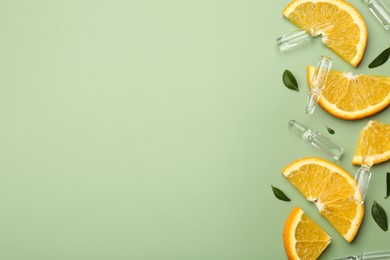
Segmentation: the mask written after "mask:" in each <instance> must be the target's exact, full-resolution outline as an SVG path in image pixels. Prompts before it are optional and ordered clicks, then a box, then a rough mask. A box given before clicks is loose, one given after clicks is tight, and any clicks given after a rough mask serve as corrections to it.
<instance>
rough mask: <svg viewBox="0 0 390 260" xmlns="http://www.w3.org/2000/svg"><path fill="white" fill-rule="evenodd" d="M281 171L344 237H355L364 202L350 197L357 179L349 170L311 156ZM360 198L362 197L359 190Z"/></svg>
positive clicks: (360, 220)
mask: <svg viewBox="0 0 390 260" xmlns="http://www.w3.org/2000/svg"><path fill="white" fill-rule="evenodd" d="M282 173H283V175H284V176H285V177H286V178H287V179H288V180H289V181H290V182H291V183H292V184H293V185H294V186H295V187H296V188H297V189H298V190H299V191H300V192H301V193H302V194H303V195H304V196H305V197H306V199H307V200H309V201H312V202H313V203H314V204H315V205H316V206H317V208H318V210H319V212H320V213H321V215H323V216H324V217H325V218H326V219H327V220H328V221H329V222H330V223H331V224H332V225H333V227H334V228H335V229H336V230H337V231H338V232H339V233H340V234H341V235H342V236H343V237H344V239H345V240H347V241H348V242H351V241H352V240H353V239H354V237H355V235H356V234H357V232H358V230H359V227H360V224H361V222H362V219H363V216H364V206H363V204H360V203H356V202H354V201H353V200H351V199H350V198H351V197H352V196H353V195H354V187H355V185H356V183H355V180H354V178H353V177H352V176H351V175H350V174H349V173H348V172H346V171H345V170H344V169H342V168H341V167H339V166H337V165H336V164H334V163H331V162H329V161H326V160H323V159H320V158H316V157H309V158H303V159H299V160H296V161H294V162H292V163H290V164H289V165H288V166H287V167H286V168H284V169H283V171H282ZM357 199H361V194H360V193H358V194H357Z"/></svg>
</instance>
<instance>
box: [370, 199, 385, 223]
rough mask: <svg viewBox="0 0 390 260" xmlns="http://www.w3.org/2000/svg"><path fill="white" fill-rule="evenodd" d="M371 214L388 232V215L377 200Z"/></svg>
mask: <svg viewBox="0 0 390 260" xmlns="http://www.w3.org/2000/svg"><path fill="white" fill-rule="evenodd" d="M371 214H372V217H373V218H374V220H375V222H376V223H377V224H378V226H379V227H380V228H381V229H382V230H383V231H387V215H386V212H385V210H384V209H383V208H382V207H381V205H379V204H378V203H377V202H376V201H375V200H374V204H373V205H372V208H371Z"/></svg>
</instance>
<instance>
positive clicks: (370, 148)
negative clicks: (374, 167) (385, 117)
mask: <svg viewBox="0 0 390 260" xmlns="http://www.w3.org/2000/svg"><path fill="white" fill-rule="evenodd" d="M365 156H367V157H369V158H370V161H371V162H373V164H377V163H381V162H384V161H387V160H389V159H390V125H388V124H385V123H382V122H379V121H376V120H371V121H369V122H368V123H367V125H366V126H365V127H364V128H363V130H362V131H361V133H360V137H359V141H358V144H357V146H356V150H355V154H354V156H353V159H352V163H353V164H357V165H361V164H362V162H363V159H364V157H365Z"/></svg>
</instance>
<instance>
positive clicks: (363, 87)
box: [307, 66, 390, 120]
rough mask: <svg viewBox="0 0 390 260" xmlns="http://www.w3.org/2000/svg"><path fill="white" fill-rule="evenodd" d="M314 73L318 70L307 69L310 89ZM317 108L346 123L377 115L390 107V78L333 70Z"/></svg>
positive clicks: (313, 68)
mask: <svg viewBox="0 0 390 260" xmlns="http://www.w3.org/2000/svg"><path fill="white" fill-rule="evenodd" d="M314 72H315V67H313V66H308V67H307V81H308V83H309V88H310V86H311V79H312V78H313V74H314ZM318 104H319V105H320V106H321V107H322V108H323V109H324V110H326V111H327V112H328V113H330V114H332V115H334V116H336V117H338V118H342V119H346V120H356V119H361V118H364V117H368V116H371V115H374V114H376V113H378V112H380V111H382V110H383V109H385V108H386V107H387V106H389V104H390V77H383V76H373V75H372V76H371V75H364V74H359V75H353V74H352V73H351V72H342V71H336V70H331V71H330V72H329V75H328V78H327V81H326V86H325V88H324V90H323V91H322V96H321V97H320V99H319V100H318Z"/></svg>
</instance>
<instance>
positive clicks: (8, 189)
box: [0, 0, 390, 260]
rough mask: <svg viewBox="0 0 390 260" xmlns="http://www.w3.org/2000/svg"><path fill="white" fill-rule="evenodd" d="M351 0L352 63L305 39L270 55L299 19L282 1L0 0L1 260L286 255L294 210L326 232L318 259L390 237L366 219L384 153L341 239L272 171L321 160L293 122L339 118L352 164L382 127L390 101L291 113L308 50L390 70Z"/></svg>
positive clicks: (381, 183)
mask: <svg viewBox="0 0 390 260" xmlns="http://www.w3.org/2000/svg"><path fill="white" fill-rule="evenodd" d="M350 2H351V3H352V4H353V5H354V6H355V7H356V8H357V9H358V10H359V11H360V12H361V14H362V15H363V17H364V18H365V20H366V22H367V25H368V29H369V43H368V46H367V50H366V53H365V56H364V58H363V60H362V63H361V65H360V67H359V68H358V69H354V68H352V67H351V66H350V65H348V64H346V63H345V62H343V61H342V60H341V59H340V58H338V57H337V56H335V55H334V54H333V53H332V52H331V51H330V50H328V49H327V48H326V47H324V46H323V45H322V44H321V43H320V41H317V40H316V41H311V42H310V43H308V44H306V45H305V46H304V47H302V48H297V49H295V50H292V51H290V52H286V53H280V52H278V51H277V48H276V41H275V39H276V37H277V36H279V35H281V34H282V33H285V32H290V31H293V30H295V29H296V28H295V27H294V26H293V25H292V24H291V23H290V22H288V21H287V20H286V19H284V18H283V17H282V15H281V11H282V10H283V8H284V6H286V5H287V4H288V3H289V1H285V0H273V1H260V0H256V1H255V0H242V1H220V0H215V1H204V0H201V1H195V0H193V1H187V0H167V1H157V0H154V1H148V0H146V1H135V0H130V1H120V0H110V1H108V0H107V1H100V0H98V1H92V0H69V1H65V0H63V1H59V0H54V1H49V0H46V1H44V0H37V1H22V0H20V1H19V0H17V1H1V2H0V28H1V41H0V53H1V59H0V72H1V76H0V93H1V95H0V123H1V135H0V146H1V148H0V173H1V174H0V205H1V214H0V227H1V228H0V230H1V231H0V245H1V246H0V259H7V260H65V259H72V260H84V259H94V260H99V259H140V260H164V259H167V260H174V259H175V260H176V259H177V260H179V259H180V260H182V259H188V260H192V259H194V260H195V259H210V260H217V259H221V260H228V259H232V260H233V259H234V260H235V259H285V258H286V257H285V252H284V248H283V240H282V230H283V225H284V221H285V219H286V218H287V216H288V214H289V212H290V211H291V209H292V208H293V207H294V206H299V207H301V208H302V209H303V210H304V211H305V212H306V213H307V214H308V215H309V216H310V217H311V218H313V219H314V220H315V221H316V222H317V223H318V224H319V225H320V226H321V227H323V228H324V229H325V230H326V232H328V234H330V235H331V236H332V243H331V245H330V246H329V248H328V249H327V250H326V252H325V253H324V255H323V259H331V258H333V257H336V256H343V255H348V254H356V253H360V252H363V251H371V250H384V249H390V245H389V243H388V241H389V238H390V233H389V232H383V231H382V230H381V229H380V228H379V227H378V226H377V225H376V224H375V222H374V220H373V219H372V217H371V214H370V209H371V205H372V203H373V200H376V201H377V202H378V203H380V204H381V205H382V206H383V208H384V209H385V210H386V211H387V212H388V213H389V214H390V199H388V200H384V196H385V193H386V187H385V178H386V171H389V170H390V167H389V166H390V165H389V163H383V164H381V165H378V166H374V167H373V177H372V181H371V184H370V187H369V191H368V195H367V198H366V205H367V208H366V217H365V218H364V221H363V224H362V226H361V229H360V231H359V234H358V235H357V237H356V239H355V241H354V242H353V243H352V244H348V243H347V242H345V241H344V240H343V239H342V238H341V236H340V235H339V234H338V233H336V231H335V230H334V229H333V228H332V227H331V226H330V224H329V223H328V222H326V220H325V219H323V218H322V217H321V216H320V215H319V213H318V212H317V210H316V209H315V207H314V205H312V204H310V203H308V202H306V201H305V199H304V198H303V196H302V195H300V194H299V193H298V191H297V190H295V188H294V187H293V186H292V185H291V184H290V183H289V182H288V181H287V180H286V179H285V178H284V177H283V176H282V174H281V170H282V169H283V168H284V166H286V165H287V164H288V163H290V162H291V161H293V160H295V159H298V158H300V157H305V156H320V157H322V158H324V159H329V158H327V157H326V155H323V154H321V153H320V152H318V151H317V150H315V149H314V148H313V147H311V146H310V145H309V144H307V143H305V142H304V141H303V140H301V139H300V138H299V137H298V136H297V135H295V134H294V133H292V132H291V131H290V130H289V128H288V125H287V121H288V120H289V119H296V120H298V121H300V122H301V123H304V124H306V125H309V126H311V127H312V128H314V129H317V130H319V131H321V132H323V133H324V134H325V135H328V136H330V135H329V134H328V133H327V131H326V127H325V126H329V127H331V128H332V129H334V130H335V132H336V133H335V135H332V136H330V137H331V138H332V139H333V140H334V141H336V142H338V143H340V144H341V145H343V146H344V148H345V153H344V155H343V157H342V158H341V161H340V162H338V164H339V165H340V166H342V167H344V168H345V169H346V170H348V171H349V172H351V173H354V172H355V171H356V169H357V167H355V166H352V165H351V159H352V155H353V153H354V149H355V145H356V143H357V140H358V137H359V133H360V130H361V129H362V128H363V126H364V125H365V124H366V123H367V122H368V120H369V119H377V120H381V121H383V122H386V123H390V116H389V115H390V114H389V113H390V111H389V110H388V109H387V110H385V111H384V112H382V113H380V114H378V115H375V116H372V117H371V118H369V119H363V120H359V121H354V122H351V121H343V120H340V119H337V118H335V117H333V116H331V115H329V114H327V113H326V112H325V111H323V110H322V109H321V108H318V109H317V110H316V111H315V114H314V115H313V116H307V115H306V114H304V106H305V102H306V96H307V94H308V91H307V85H306V66H307V65H309V64H310V65H315V63H316V61H317V59H318V57H319V56H320V55H328V56H330V57H331V58H332V59H333V60H334V65H333V68H334V69H338V70H347V71H352V72H354V73H367V74H378V75H389V76H390V73H389V66H390V64H385V65H383V66H381V67H379V68H376V69H372V70H369V69H368V68H367V66H368V64H369V63H370V62H371V61H372V59H373V58H375V57H376V55H377V54H379V53H380V52H381V51H382V50H384V49H385V48H387V47H388V45H389V36H390V32H387V31H385V30H384V29H382V27H381V26H380V25H379V24H378V22H377V21H376V20H375V18H374V17H373V16H372V15H371V13H370V12H369V10H368V9H367V8H366V6H365V5H364V3H363V1H358V0H354V1H352V0H351V1H350ZM285 69H289V70H290V71H291V72H292V73H293V74H294V75H295V76H296V78H297V80H298V83H299V86H300V91H299V92H294V91H291V90H289V89H287V88H285V87H284V86H283V84H282V81H281V78H282V73H283V71H284V70H285ZM271 185H274V186H276V187H278V188H280V189H282V190H283V191H285V193H286V194H287V195H288V196H289V197H290V198H291V199H292V201H291V202H283V201H279V200H277V199H276V198H275V197H274V195H273V194H272V190H271Z"/></svg>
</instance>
